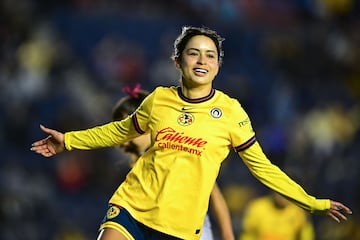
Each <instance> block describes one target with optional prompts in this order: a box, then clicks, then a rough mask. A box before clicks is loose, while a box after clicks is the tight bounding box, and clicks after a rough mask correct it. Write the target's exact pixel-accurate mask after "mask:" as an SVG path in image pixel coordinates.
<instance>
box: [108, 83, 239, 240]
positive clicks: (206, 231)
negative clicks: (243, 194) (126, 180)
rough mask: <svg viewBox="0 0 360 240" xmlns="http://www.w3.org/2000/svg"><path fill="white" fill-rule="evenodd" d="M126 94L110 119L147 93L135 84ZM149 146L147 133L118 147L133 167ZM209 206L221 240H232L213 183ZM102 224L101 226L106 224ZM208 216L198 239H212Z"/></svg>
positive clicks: (118, 118) (220, 197)
mask: <svg viewBox="0 0 360 240" xmlns="http://www.w3.org/2000/svg"><path fill="white" fill-rule="evenodd" d="M123 90H124V91H125V92H126V93H127V94H128V95H127V96H125V97H123V98H121V99H120V100H119V101H118V102H117V103H116V104H115V106H114V108H113V111H112V120H113V121H121V120H123V119H125V118H126V117H128V116H129V115H130V114H132V113H133V112H135V110H136V109H137V108H138V107H139V106H140V104H141V103H142V101H143V100H144V99H145V98H146V96H147V95H148V94H149V93H148V92H147V91H145V90H142V89H140V85H139V84H137V85H136V86H135V87H134V89H131V88H130V87H128V86H126V87H124V89H123ZM150 146H151V142H150V136H149V134H143V135H140V136H138V137H136V138H134V139H132V140H131V141H128V142H126V143H124V144H122V145H120V148H121V149H122V150H123V151H124V152H127V153H129V154H130V166H131V167H133V166H134V164H135V163H136V161H137V160H138V159H139V157H141V155H143V154H144V152H145V151H146V150H147V149H148V148H149V147H150ZM210 208H211V210H212V211H213V213H214V216H215V218H216V220H217V223H218V227H219V230H220V236H221V239H223V240H234V239H235V236H234V233H233V230H232V224H231V218H230V212H229V210H228V208H227V205H226V202H225V199H224V197H223V195H222V194H221V191H220V189H219V187H218V185H217V184H216V183H215V185H214V189H213V190H212V192H211V195H210ZM105 219H106V218H105ZM106 225H107V224H106V223H105V224H103V225H102V226H106ZM211 226H212V225H211V222H210V218H209V216H208V215H207V216H206V217H205V222H204V225H203V228H202V233H201V238H200V240H213V239H214V235H213V232H212V227H211Z"/></svg>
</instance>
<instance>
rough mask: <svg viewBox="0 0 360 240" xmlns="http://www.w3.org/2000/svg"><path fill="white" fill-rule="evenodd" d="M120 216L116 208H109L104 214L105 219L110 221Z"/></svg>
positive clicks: (118, 209)
mask: <svg viewBox="0 0 360 240" xmlns="http://www.w3.org/2000/svg"><path fill="white" fill-rule="evenodd" d="M119 214H120V208H118V207H116V206H111V207H110V208H109V210H108V211H107V213H106V217H107V219H112V218H114V217H116V216H118V215H119Z"/></svg>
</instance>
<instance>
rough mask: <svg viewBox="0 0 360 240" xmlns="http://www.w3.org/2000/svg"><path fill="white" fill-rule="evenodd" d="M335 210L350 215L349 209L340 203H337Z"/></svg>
mask: <svg viewBox="0 0 360 240" xmlns="http://www.w3.org/2000/svg"><path fill="white" fill-rule="evenodd" d="M337 209H338V210H339V211H340V210H342V211H344V212H345V213H347V214H352V211H351V209H350V208H348V207H347V206H345V205H344V204H342V203H338V206H337Z"/></svg>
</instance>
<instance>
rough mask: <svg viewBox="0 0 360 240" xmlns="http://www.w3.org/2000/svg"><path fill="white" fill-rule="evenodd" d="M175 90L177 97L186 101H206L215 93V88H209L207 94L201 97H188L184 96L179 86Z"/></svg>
mask: <svg viewBox="0 0 360 240" xmlns="http://www.w3.org/2000/svg"><path fill="white" fill-rule="evenodd" d="M177 92H178V95H179V97H180V98H181V99H182V100H184V101H185V102H188V103H202V102H206V101H207V100H209V99H211V98H212V97H213V96H214V95H215V89H213V88H212V89H211V91H210V93H209V95H207V96H205V97H201V98H188V97H185V96H184V94H183V93H182V91H181V87H178V88H177Z"/></svg>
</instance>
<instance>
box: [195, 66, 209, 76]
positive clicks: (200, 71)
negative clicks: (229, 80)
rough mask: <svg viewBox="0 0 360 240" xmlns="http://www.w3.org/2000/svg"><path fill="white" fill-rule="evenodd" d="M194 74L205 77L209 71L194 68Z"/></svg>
mask: <svg viewBox="0 0 360 240" xmlns="http://www.w3.org/2000/svg"><path fill="white" fill-rule="evenodd" d="M194 72H195V74H196V75H200V76H203V75H205V74H206V73H207V72H208V71H207V70H205V69H202V68H194Z"/></svg>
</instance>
